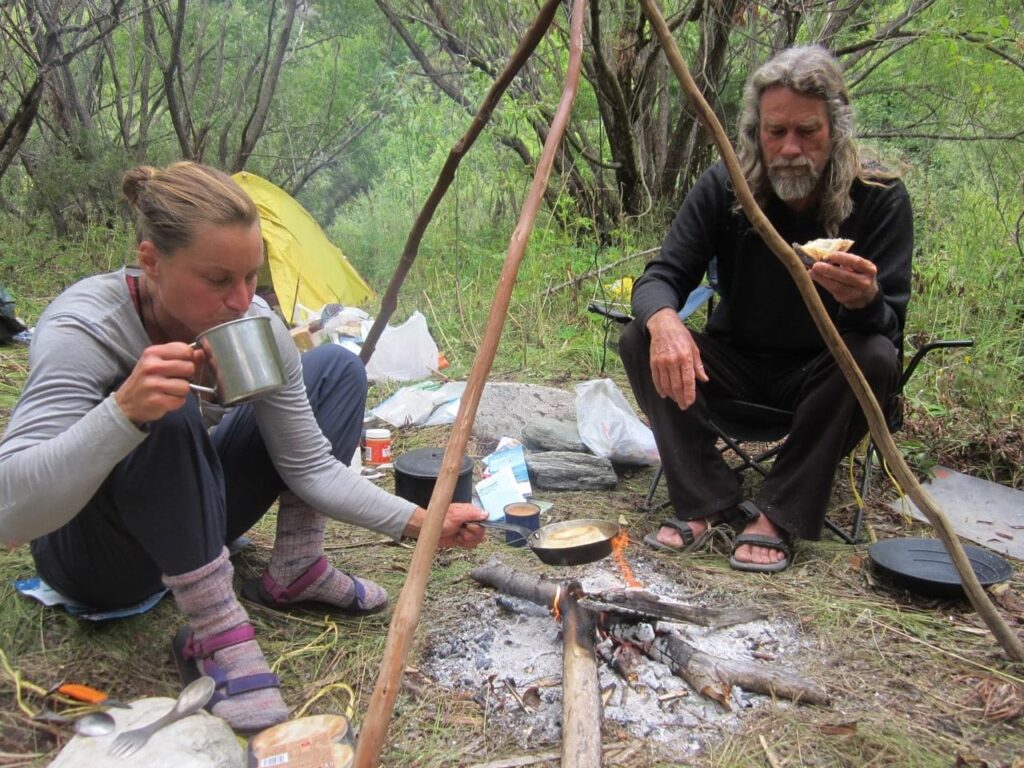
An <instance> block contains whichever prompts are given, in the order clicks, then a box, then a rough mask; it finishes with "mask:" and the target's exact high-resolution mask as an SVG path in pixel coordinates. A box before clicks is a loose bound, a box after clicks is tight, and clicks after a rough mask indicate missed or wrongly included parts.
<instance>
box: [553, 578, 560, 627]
mask: <svg viewBox="0 0 1024 768" xmlns="http://www.w3.org/2000/svg"><path fill="white" fill-rule="evenodd" d="M561 596H562V585H561V584H559V585H558V586H557V587H556V588H555V599H554V600H552V601H551V618H553V619H554V620H555V621H558V622H560V621H561V620H562V612H561V611H560V610H558V599H559V598H560V597H561Z"/></svg>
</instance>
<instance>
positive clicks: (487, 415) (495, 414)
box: [473, 382, 576, 441]
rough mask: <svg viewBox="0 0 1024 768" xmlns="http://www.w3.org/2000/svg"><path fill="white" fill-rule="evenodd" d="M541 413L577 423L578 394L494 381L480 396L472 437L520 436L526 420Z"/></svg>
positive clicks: (487, 438) (551, 388)
mask: <svg viewBox="0 0 1024 768" xmlns="http://www.w3.org/2000/svg"><path fill="white" fill-rule="evenodd" d="M538 416H543V417H548V418H552V419H557V420H559V421H572V422H575V421H576V394H575V393H574V392H566V391H565V390H562V389H555V388H554V387H542V386H538V385H536V384H516V383H511V382H492V383H489V384H487V385H486V386H485V387H484V391H483V393H482V394H481V396H480V405H479V406H478V407H477V412H476V418H475V419H474V420H473V436H474V437H476V438H477V439H479V440H493V441H498V440H500V439H501V438H502V437H506V436H507V437H515V438H520V437H522V434H523V428H524V427H525V426H526V423H527V422H528V421H529V420H530V419H532V418H535V417H538Z"/></svg>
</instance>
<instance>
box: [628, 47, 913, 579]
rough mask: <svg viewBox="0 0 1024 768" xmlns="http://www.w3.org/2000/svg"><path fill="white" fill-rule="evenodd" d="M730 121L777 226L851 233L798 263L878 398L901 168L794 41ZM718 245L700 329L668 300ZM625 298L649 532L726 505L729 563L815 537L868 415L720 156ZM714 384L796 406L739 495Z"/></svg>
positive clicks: (829, 69) (786, 554)
mask: <svg viewBox="0 0 1024 768" xmlns="http://www.w3.org/2000/svg"><path fill="white" fill-rule="evenodd" d="M738 134H739V136H738V141H737V143H738V155H739V158H740V164H741V166H742V169H743V173H744V176H745V177H746V179H747V182H748V184H749V185H750V187H751V190H752V191H753V193H754V196H755V198H756V199H757V201H758V204H759V205H760V207H761V208H762V210H763V211H764V212H765V214H766V215H767V217H768V218H769V220H770V221H771V222H772V224H773V226H774V227H775V228H776V229H777V230H778V231H779V233H780V234H781V235H782V237H783V239H784V240H786V241H787V242H795V243H803V242H806V241H809V240H812V239H817V238H823V237H828V238H843V239H846V240H851V241H853V245H850V246H847V247H846V248H847V250H843V251H840V252H836V253H832V254H830V255H829V257H828V259H827V261H819V262H815V263H814V264H813V266H811V267H810V268H809V274H810V277H811V279H812V280H813V281H814V283H815V284H816V287H817V289H818V293H819V295H820V296H821V299H822V302H823V303H824V305H825V309H826V311H827V312H828V314H829V316H830V317H831V318H832V321H833V322H834V323H835V325H836V327H837V329H838V330H839V333H840V334H841V335H842V337H843V340H844V341H845V342H846V345H847V346H848V347H849V349H850V352H851V353H852V354H853V357H854V359H855V360H856V361H857V363H858V365H859V366H860V368H861V370H862V371H863V373H864V375H865V377H866V379H867V381H868V383H869V385H870V386H871V388H872V390H873V392H874V394H875V397H876V398H877V399H878V402H879V403H882V404H887V403H890V402H891V401H892V399H893V396H894V394H895V393H896V390H897V388H898V386H899V384H898V382H899V374H900V367H901V362H900V361H901V356H900V354H899V352H898V349H899V345H900V343H901V339H902V333H903V323H904V319H905V317H906V309H907V302H908V300H909V298H910V263H911V251H912V248H913V224H912V213H911V208H910V201H909V198H908V196H907V192H906V189H905V188H904V186H903V184H902V183H901V182H900V181H898V180H897V179H896V178H895V176H894V175H893V174H891V173H889V172H887V171H885V170H884V169H883V168H881V167H880V166H877V165H874V164H871V163H868V162H866V161H865V160H863V158H862V157H861V155H860V153H859V151H858V149H857V146H856V143H855V141H854V129H853V115H852V109H851V106H850V98H849V93H848V91H847V89H846V85H845V84H844V82H843V77H842V71H841V69H840V67H839V64H838V62H837V61H836V60H835V58H833V57H832V55H831V54H829V53H828V52H827V51H826V50H825V49H823V48H821V47H818V46H806V47H799V48H791V49H787V50H785V51H783V52H781V53H779V54H778V55H776V56H775V57H774V58H772V59H771V60H770V61H768V62H767V63H766V64H764V65H763V66H761V67H760V68H759V69H758V70H757V71H756V72H755V73H754V74H753V75H752V76H751V78H750V80H749V81H748V82H747V85H746V88H745V91H744V95H743V111H742V114H741V116H740V120H739V126H738ZM847 251H848V252H847ZM713 259H717V265H718V290H719V294H720V299H719V301H718V302H717V304H716V306H715V308H714V311H713V312H712V313H711V316H710V317H709V319H708V322H707V325H706V328H705V330H704V331H703V332H699V331H696V330H694V329H692V328H687V326H686V325H684V323H683V321H682V320H680V318H679V316H678V314H677V313H678V311H679V309H680V308H681V307H682V306H683V303H684V302H685V300H686V297H687V296H688V295H689V293H690V291H691V290H693V289H694V288H695V287H697V286H698V285H699V283H700V282H701V280H702V279H703V276H704V274H705V271H706V270H707V268H708V264H709V263H710V262H711V261H712V260H713ZM632 304H633V313H634V316H635V320H634V321H633V322H632V323H631V324H630V325H628V326H627V327H626V329H625V331H624V332H623V336H622V339H621V342H620V354H621V355H622V360H623V363H624V365H625V368H626V373H627V375H628V376H629V381H630V384H631V385H632V388H633V391H634V393H635V394H636V398H637V401H638V403H639V404H640V407H641V408H642V409H643V410H644V412H645V413H646V414H647V416H648V418H649V420H650V422H651V426H652V428H653V430H654V436H655V439H656V441H657V444H658V448H659V451H660V453H661V458H662V466H663V469H664V474H665V478H666V480H667V484H668V493H669V500H670V501H671V503H672V506H673V508H674V510H675V518H674V519H671V520H667V521H665V522H664V523H662V525H661V527H660V528H659V529H658V530H657V531H656V532H652V533H651V534H650V535H649V536H648V537H647V538H646V539H645V541H647V543H648V544H649V545H650V546H652V547H655V548H657V549H671V550H675V551H688V550H690V549H692V548H694V547H695V546H697V545H699V544H700V543H701V541H702V539H703V538H705V537H706V536H707V535H708V532H709V530H710V529H711V528H712V527H713V526H715V525H716V524H717V523H719V522H721V521H725V522H730V523H736V522H737V521H739V522H741V523H742V524H744V527H743V530H742V533H741V535H740V536H738V537H737V538H736V543H735V546H734V548H733V552H732V557H731V558H730V565H731V566H732V567H733V568H736V569H739V570H750V571H762V572H776V571H781V570H784V569H785V568H786V567H788V565H789V563H790V558H791V554H790V547H789V544H790V542H791V540H792V539H793V538H803V539H818V538H820V536H821V532H822V526H823V523H824V519H825V511H826V506H827V503H828V500H829V496H830V493H831V488H832V483H833V480H834V477H835V473H836V469H837V467H838V465H839V462H840V461H841V460H842V457H843V456H844V455H846V454H847V453H849V451H851V450H852V449H853V448H854V447H855V446H856V445H857V443H858V442H859V441H860V439H861V438H862V437H863V436H864V434H865V432H866V422H865V420H864V416H863V414H862V412H861V410H860V407H859V405H858V403H857V401H856V399H855V397H854V395H853V392H852V390H851V389H850V387H849V385H848V383H847V382H846V379H845V378H844V376H843V375H842V372H841V371H840V370H839V367H838V366H837V364H836V363H835V361H834V359H833V358H832V355H831V354H830V353H829V351H828V350H827V348H826V347H825V344H824V342H823V340H822V338H821V336H820V334H819V333H818V331H817V329H816V327H815V326H814V323H813V321H812V319H811V315H810V312H809V311H808V310H807V308H806V307H805V305H804V303H803V300H802V299H801V297H800V295H799V292H798V290H797V288H796V285H795V283H794V282H793V280H792V279H791V277H790V276H789V273H788V272H787V271H786V269H785V267H783V265H782V264H781V263H780V262H779V260H778V259H777V258H776V257H775V255H774V254H773V253H772V252H771V251H770V250H769V249H768V247H767V245H765V243H764V241H763V240H762V239H761V237H760V235H759V234H758V233H757V231H756V230H755V229H754V228H753V227H752V226H751V224H750V222H749V221H748V220H747V218H746V216H745V215H744V214H743V212H742V210H741V209H740V208H739V206H738V204H737V201H736V195H735V193H734V191H733V189H732V184H731V182H730V179H729V176H728V173H727V172H726V169H725V166H724V165H723V164H722V163H721V162H719V163H718V164H716V165H715V166H713V167H712V168H710V169H709V170H708V171H706V172H705V173H704V174H703V176H702V177H701V178H700V180H699V181H698V182H697V184H696V185H695V186H694V187H693V189H692V190H691V191H690V192H689V194H688V195H687V196H686V199H685V201H684V203H683V205H682V208H681V209H680V210H679V212H678V214H677V215H676V217H675V219H674V221H673V222H672V226H671V229H670V230H669V232H668V234H667V236H666V237H665V240H664V242H663V243H662V247H661V253H660V254H659V256H658V257H657V258H655V259H654V260H652V261H651V262H650V263H649V264H648V265H647V267H646V269H645V271H644V274H643V276H642V277H641V278H640V279H639V280H637V282H636V283H635V285H634V288H633V300H632ZM715 399H740V400H746V401H749V402H755V403H760V404H764V405H769V406H773V407H776V408H779V409H783V410H791V411H793V412H794V418H793V421H792V427H791V430H790V432H789V436H788V438H787V439H786V442H785V444H784V445H783V447H782V449H781V451H780V452H779V453H778V455H777V457H776V459H775V461H774V463H773V465H772V468H771V470H770V472H769V474H768V476H767V477H766V478H765V480H764V482H763V484H762V485H761V486H760V488H759V489H758V490H757V492H756V494H755V495H754V497H753V498H752V499H750V500H746V501H744V500H743V499H742V495H741V492H742V486H741V483H740V480H739V478H738V477H737V475H736V473H735V472H734V471H733V470H732V469H730V468H729V467H728V465H727V464H726V463H725V462H724V460H723V459H722V457H721V455H720V454H719V452H718V451H717V449H716V448H715V437H716V435H715V432H714V431H713V429H712V428H711V427H710V426H709V418H710V412H709V405H708V403H709V400H710V401H711V402H712V403H713V402H714V400H715Z"/></svg>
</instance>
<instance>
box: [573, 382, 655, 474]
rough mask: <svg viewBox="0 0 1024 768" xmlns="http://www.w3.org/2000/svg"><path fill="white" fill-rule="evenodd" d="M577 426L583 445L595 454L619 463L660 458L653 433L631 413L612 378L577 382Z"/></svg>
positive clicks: (652, 462)
mask: <svg viewBox="0 0 1024 768" xmlns="http://www.w3.org/2000/svg"><path fill="white" fill-rule="evenodd" d="M576 426H577V427H578V428H579V431H580V439H581V440H583V444H584V445H586V446H587V448H589V449H590V450H591V451H592V452H593V453H594V455H595V456H602V457H604V458H606V459H611V460H612V461H614V462H618V463H620V464H657V463H659V462H660V461H661V459H660V457H659V456H658V447H657V446H656V445H655V444H654V433H653V432H651V429H650V427H648V426H647V425H645V424H644V423H643V422H642V421H640V419H638V418H637V416H636V414H635V413H633V409H632V408H630V407H629V403H627V402H626V398H625V397H624V396H623V394H622V392H621V391H620V390H619V388H618V387H617V386H615V382H613V381H612V380H611V379H595V380H593V381H585V382H583V383H582V384H577V385H576Z"/></svg>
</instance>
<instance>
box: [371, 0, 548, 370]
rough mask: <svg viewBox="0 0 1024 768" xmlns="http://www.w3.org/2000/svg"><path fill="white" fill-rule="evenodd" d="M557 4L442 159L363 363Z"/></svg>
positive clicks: (544, 12)
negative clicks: (465, 163) (459, 175)
mask: <svg viewBox="0 0 1024 768" xmlns="http://www.w3.org/2000/svg"><path fill="white" fill-rule="evenodd" d="M377 4H378V5H379V6H380V8H381V10H383V11H384V13H385V14H388V16H389V17H390V15H391V10H390V9H389V8H388V7H387V5H386V4H384V3H381V2H380V0H378V2H377ZM559 5H561V0H547V2H545V3H544V6H543V7H542V8H541V9H540V12H539V13H538V14H537V18H536V19H534V20H533V23H532V24H531V25H530V28H529V29H527V30H526V34H524V35H523V38H522V40H520V41H519V46H518V47H517V48H516V50H515V52H514V53H513V54H512V57H511V58H510V59H509V60H508V64H506V65H505V69H503V70H502V72H501V74H500V75H498V77H497V78H496V79H495V81H494V83H493V84H492V85H491V87H490V89H489V90H488V91H487V95H486V96H484V100H483V101H482V102H481V103H480V108H479V109H478V110H477V111H476V114H475V115H474V116H473V122H472V123H470V125H469V128H467V129H466V132H465V133H464V134H463V135H462V138H460V139H459V140H458V141H457V142H455V144H454V145H453V146H452V148H451V150H449V152H448V159H447V160H445V163H444V166H443V167H442V168H441V173H440V174H438V177H437V181H435V182H434V188H433V189H432V190H430V194H429V195H428V196H427V201H426V202H425V203H424V204H423V208H422V209H421V210H420V213H419V215H418V216H417V217H416V221H415V222H414V223H413V225H412V229H411V230H409V236H408V237H407V238H406V240H405V248H403V249H402V258H401V259H400V260H399V262H398V266H397V267H396V268H395V274H394V275H392V276H391V282H390V283H388V288H387V291H385V293H384V298H382V299H381V301H380V311H379V312H377V317H376V318H374V321H373V325H372V326H371V327H370V332H369V333H367V334H366V339H365V340H364V341H363V346H362V347H361V348H360V350H359V359H361V360H362V361H363V362H364V363H365V362H367V361H369V359H370V357H371V356H372V355H373V351H374V350H375V349H376V348H377V341H378V340H379V339H380V335H381V334H382V333H383V332H384V328H386V327H387V324H388V320H390V319H391V315H393V314H394V313H395V308H396V307H397V306H398V292H399V290H401V288H402V283H404V282H405V277H406V275H408V274H409V270H410V269H412V265H413V262H415V261H416V255H417V254H418V253H419V250H420V241H421V240H422V239H423V234H424V233H425V232H426V231H427V225H429V224H430V220H431V219H433V218H434V213H435V211H437V206H438V205H440V204H441V200H442V199H443V198H444V196H445V193H447V191H448V187H450V186H451V184H452V181H454V179H455V172H456V171H457V170H458V168H459V164H460V163H461V162H462V158H463V157H465V155H466V153H467V152H469V148H470V147H472V146H473V143H474V142H475V141H476V140H477V137H479V136H480V133H481V131H483V129H484V128H485V127H486V126H487V123H488V122H489V121H490V119H491V113H492V112H494V108H495V107H496V106H497V105H498V102H499V101H500V100H501V96H502V94H504V93H505V90H506V89H507V88H508V86H509V85H510V84H511V83H512V80H513V79H514V78H515V76H516V74H518V72H519V70H520V69H522V68H523V64H525V63H526V61H527V59H529V58H530V55H531V54H532V53H533V52H534V50H535V49H536V48H537V44H538V43H540V41H541V39H542V38H543V37H544V33H545V32H547V29H548V27H549V26H551V20H552V19H553V18H554V17H555V11H557V10H558V6H559ZM410 48H411V49H413V50H415V46H413V45H410ZM424 66H425V67H426V66H429V64H428V63H424Z"/></svg>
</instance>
